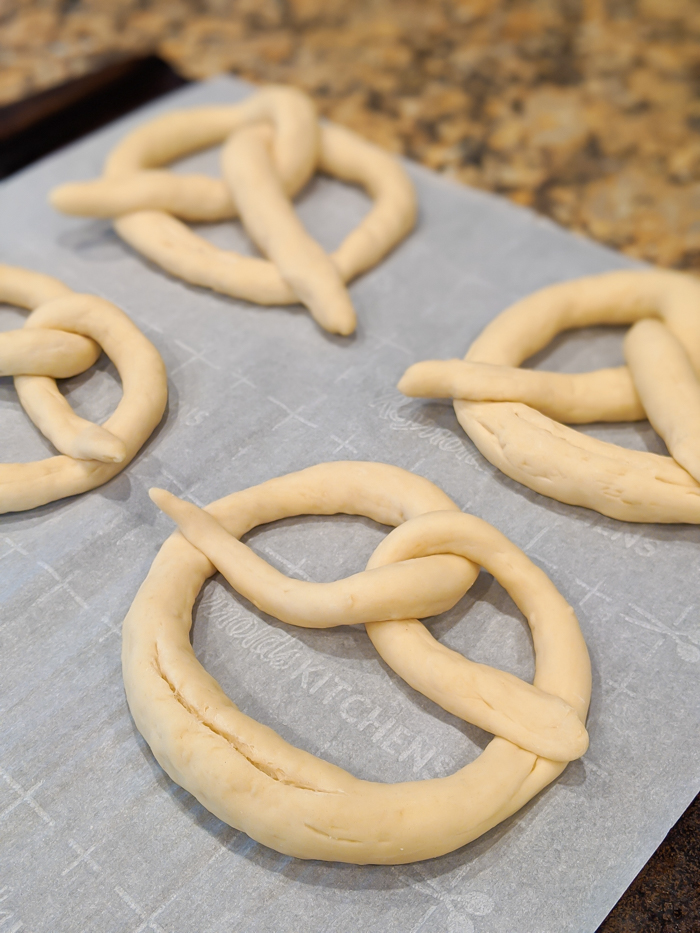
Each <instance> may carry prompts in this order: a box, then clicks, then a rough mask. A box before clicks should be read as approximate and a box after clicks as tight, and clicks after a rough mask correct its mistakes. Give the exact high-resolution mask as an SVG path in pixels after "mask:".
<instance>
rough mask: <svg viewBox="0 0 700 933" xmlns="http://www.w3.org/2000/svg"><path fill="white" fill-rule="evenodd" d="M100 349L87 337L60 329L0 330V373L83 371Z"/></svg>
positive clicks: (56, 374)
mask: <svg viewBox="0 0 700 933" xmlns="http://www.w3.org/2000/svg"><path fill="white" fill-rule="evenodd" d="M101 352H102V350H101V349H100V347H99V346H98V345H97V344H96V343H95V341H94V340H90V338H89V337H81V336H80V335H78V334H70V333H68V332H66V331H62V330H42V331H29V330H24V329H23V330H10V331H5V332H4V333H2V334H0V376H52V377H53V378H54V379H68V378H69V377H70V376H77V375H78V374H79V373H83V372H85V370H86V369H89V368H90V367H91V366H92V365H93V363H95V362H97V359H98V357H99V355H100V353H101Z"/></svg>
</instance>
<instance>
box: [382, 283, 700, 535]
mask: <svg viewBox="0 0 700 933" xmlns="http://www.w3.org/2000/svg"><path fill="white" fill-rule="evenodd" d="M593 324H613V325H620V324H631V325H632V327H631V328H630V330H629V332H628V333H627V335H626V337H625V341H624V352H625V358H626V361H627V365H626V366H622V367H617V368H615V369H600V370H597V371H595V372H590V373H573V374H572V373H555V372H541V371H537V370H528V369H519V368H518V367H519V366H520V364H521V363H522V362H523V361H524V360H525V359H527V358H528V357H530V356H532V355H533V354H534V353H536V352H538V351H539V350H541V349H542V348H543V347H545V346H546V345H547V344H548V343H549V342H550V341H551V340H552V339H553V338H554V337H555V336H556V335H557V334H558V333H560V332H561V331H563V330H567V329H570V328H577V327H586V326H590V325H593ZM398 387H399V389H400V391H402V392H403V393H404V394H406V395H410V396H425V397H430V398H453V399H454V400H455V402H454V405H455V412H456V413H457V418H458V420H459V421H460V423H461V424H462V426H463V428H464V430H465V431H466V432H467V434H468V435H469V436H470V437H471V439H472V440H473V441H474V443H475V444H476V446H477V447H478V448H479V450H480V451H481V452H482V453H483V454H484V456H485V457H486V458H487V459H488V460H490V461H491V462H492V463H493V464H494V465H496V466H497V467H499V469H501V470H502V471H503V472H504V473H506V474H507V475H508V476H510V477H512V478H513V479H516V480H518V481H519V482H521V483H524V484H525V485H527V486H529V487H530V488H532V489H535V490H536V491H537V492H541V493H543V494H544V495H548V496H551V497H553V498H555V499H559V500H560V501H562V502H569V503H571V504H573V505H585V506H588V507H589V508H593V509H596V510H597V511H599V512H602V513H603V514H605V515H610V516H611V517H613V518H619V519H621V520H623V521H652V522H700V283H698V282H696V281H695V280H694V279H692V278H691V277H690V276H687V275H683V274H680V273H677V272H667V271H639V272H638V271H620V272H609V273H605V274H603V275H598V276H591V277H588V278H584V279H578V280H574V281H571V282H564V283H562V284H559V285H552V286H550V287H548V288H545V289H542V290H540V291H538V292H535V293H534V294H532V295H529V296H528V297H527V298H524V299H522V300H521V301H518V302H516V304H514V305H512V306H511V307H510V308H508V309H506V310H505V311H503V312H502V313H501V314H500V315H499V316H498V317H497V318H495V319H494V320H493V321H492V322H491V323H490V324H489V325H488V326H487V327H486V328H485V329H484V331H483V332H482V333H481V334H480V335H479V337H477V339H476V340H475V341H474V342H473V343H472V345H471V347H470V348H469V352H468V353H467V355H466V357H465V358H464V360H444V361H443V360H429V361H425V362H421V363H416V364H414V365H413V366H411V367H409V369H407V370H406V372H405V373H404V375H403V376H402V378H401V380H400V382H399V386H398ZM644 418H648V419H649V421H650V423H651V425H652V427H653V428H654V429H655V430H656V431H657V433H658V434H659V435H660V436H661V438H662V439H663V440H664V441H665V443H666V446H667V447H668V450H669V452H670V454H671V457H661V456H659V455H657V454H651V453H643V452H639V451H633V450H627V449H626V448H623V447H619V446H617V445H615V444H610V443H606V442H604V441H600V440H597V439H596V438H592V437H588V436H586V435H583V434H581V433H580V432H577V431H573V430H571V429H570V428H567V427H564V426H563V425H562V424H559V423H558V422H564V423H565V424H586V423H590V422H594V421H638V420H641V419H644Z"/></svg>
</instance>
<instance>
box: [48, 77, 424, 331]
mask: <svg viewBox="0 0 700 933" xmlns="http://www.w3.org/2000/svg"><path fill="white" fill-rule="evenodd" d="M226 140H228V142H226V145H225V146H224V149H223V152H222V168H223V174H224V179H225V180H224V181H220V180H217V179H212V178H207V177H205V176H201V175H189V176H180V175H173V174H171V173H170V172H166V171H162V170H158V168H157V167H158V166H161V165H164V164H165V163H167V162H170V161H172V160H174V159H177V158H181V157H182V156H185V155H187V154H188V153H191V152H194V151H195V150H198V149H203V148H206V147H208V146H213V145H216V144H218V143H222V142H225V141H226ZM316 168H318V169H319V170H320V171H322V172H325V173H327V174H330V175H333V176H335V177H336V178H340V179H342V180H343V181H349V182H352V183H356V184H359V185H362V186H363V187H364V188H365V189H366V190H367V192H368V193H369V195H370V196H371V197H372V198H373V199H374V205H373V207H372V209H371V210H370V212H369V213H368V214H367V216H366V217H365V218H364V219H363V220H362V221H361V223H360V224H359V226H358V227H357V229H355V230H354V231H353V232H352V233H350V234H349V235H348V236H347V237H346V238H345V240H344V241H343V243H342V244H341V246H340V247H339V248H338V249H337V250H336V251H335V252H334V253H333V254H332V255H331V256H327V255H326V253H325V252H324V251H323V250H322V249H321V247H320V246H319V245H318V243H316V241H315V240H313V239H312V238H311V237H310V236H309V235H308V234H307V233H306V231H305V230H304V227H303V226H302V224H301V223H300V221H299V220H298V219H297V217H296V214H295V213H294V210H293V207H292V205H291V202H290V200H289V199H290V198H291V197H293V196H294V195H295V194H296V193H297V192H298V191H299V190H300V189H301V188H302V187H303V186H304V185H305V184H306V182H307V181H308V180H309V179H310V177H311V175H312V174H313V172H314V170H315V169H316ZM51 203H52V204H53V205H54V207H56V208H58V209H59V210H61V211H64V212H65V213H69V214H78V215H81V216H90V217H112V218H115V222H114V226H115V229H116V230H117V233H119V235H120V236H121V237H122V238H123V239H124V240H126V241H127V243H129V244H130V245H131V246H133V247H134V249H137V250H138V251H139V252H141V253H143V254H144V255H145V256H147V257H148V258H149V259H150V260H152V261H153V262H155V263H156V264H157V265H159V266H161V267H162V268H164V269H165V270H166V271H168V272H170V273H171V274H172V275H175V276H178V277H179V278H183V279H185V280H186V281H188V282H191V283H193V284H194V285H203V286H205V287H208V288H212V289H214V290H215V291H218V292H222V293H223V294H226V295H231V296H232V297H234V298H243V299H246V300H248V301H254V302H257V303H259V304H266V305H270V304H274V305H280V304H293V303H295V302H298V301H301V302H302V303H303V304H305V305H306V306H307V307H308V308H309V311H310V312H311V314H312V315H313V317H314V318H315V320H316V321H317V322H318V323H319V324H320V325H321V327H324V328H325V329H326V330H328V331H331V332H335V333H340V334H350V333H352V331H353V330H354V329H355V324H356V319H355V312H354V310H353V307H352V303H351V301H350V297H349V295H348V293H347V289H346V288H345V284H344V283H346V282H348V281H349V280H350V279H352V278H354V277H355V276H357V275H359V274H360V273H361V272H365V271H366V270H367V269H369V268H371V267H372V266H374V265H376V263H378V262H379V260H380V259H382V257H383V256H385V255H386V254H387V253H388V252H389V251H390V250H391V249H393V247H394V246H396V244H397V243H398V242H399V241H400V240H402V239H403V238H404V237H405V236H406V234H407V233H408V232H409V231H410V230H411V229H412V228H413V226H414V224H415V218H416V201H415V194H414V191H413V186H412V184H411V182H410V180H409V178H408V176H407V175H406V173H405V171H404V170H403V168H402V167H401V165H400V163H399V162H398V161H397V160H396V159H394V158H393V157H392V156H390V155H388V154H387V153H385V152H383V151H382V150H381V149H379V148H377V147H376V146H374V145H372V144H371V143H369V142H366V141H365V140H363V139H362V138H361V137H359V136H357V135H356V134H355V133H353V132H351V131H350V130H347V129H343V128H342V127H340V126H335V125H333V124H322V125H321V124H319V123H318V120H317V117H316V113H315V110H314V106H313V103H312V101H311V100H310V98H309V97H307V96H306V95H305V94H303V93H302V92H301V91H298V90H295V89H293V88H284V87H274V86H272V87H268V88H265V89H263V90H261V91H259V92H258V93H257V94H255V95H254V96H252V97H251V98H249V99H248V100H246V101H244V102H243V103H242V104H236V105H233V106H228V107H225V106H221V107H201V108H197V109H195V110H189V111H179V112H175V113H171V114H167V115H166V116H164V117H160V118H159V119H157V120H154V121H152V122H151V123H148V124H146V125H145V126H142V127H139V129H137V130H135V131H134V132H133V133H130V134H129V135H128V136H127V137H126V138H125V139H124V140H122V142H121V143H120V144H119V145H118V146H117V148H116V149H115V150H114V151H113V152H112V154H111V155H110V157H109V158H108V160H107V163H106V165H105V171H104V176H103V177H102V178H101V179H98V180H96V181H92V182H85V183H82V184H67V185H62V186H61V187H60V188H57V189H55V190H54V191H53V192H52V194H51ZM237 213H240V216H241V220H242V221H243V224H244V226H245V228H246V230H247V231H248V233H249V234H250V236H251V237H252V239H253V240H254V241H255V242H256V243H257V245H258V246H259V247H260V248H261V250H262V251H263V252H264V253H266V254H267V255H268V256H269V259H270V260H271V261H269V260H264V259H256V258H251V257H246V256H241V255H240V254H238V253H235V252H233V251H229V250H221V249H218V248H217V247H215V246H212V245H211V244H210V243H208V242H207V241H206V240H205V239H204V238H202V237H200V236H198V235H197V234H195V233H193V232H192V231H191V230H189V228H188V227H186V226H185V225H184V224H183V223H182V222H181V221H180V220H177V219H176V218H177V217H180V218H182V219H183V220H189V221H213V220H223V219H227V218H230V217H234V216H235V215H236V214H237Z"/></svg>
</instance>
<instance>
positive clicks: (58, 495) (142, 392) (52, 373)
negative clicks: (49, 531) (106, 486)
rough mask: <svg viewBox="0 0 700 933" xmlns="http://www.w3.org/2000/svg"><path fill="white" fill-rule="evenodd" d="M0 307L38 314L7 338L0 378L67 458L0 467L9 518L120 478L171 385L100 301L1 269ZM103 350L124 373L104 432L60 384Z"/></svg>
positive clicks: (131, 331) (0, 506)
mask: <svg viewBox="0 0 700 933" xmlns="http://www.w3.org/2000/svg"><path fill="white" fill-rule="evenodd" d="M0 301H5V302H8V303H10V304H14V305H18V306H20V307H24V308H30V309H34V310H32V312H31V314H30V315H29V317H28V318H27V320H26V322H25V324H24V328H23V329H22V330H18V331H9V332H7V333H0V375H4V376H14V377H15V386H16V388H17V394H18V396H19V399H20V402H21V403H22V406H23V408H24V410H25V411H26V412H27V414H28V415H29V417H30V418H31V419H32V421H33V422H34V424H35V425H36V426H37V427H38V428H39V430H40V431H41V432H42V434H43V435H44V436H45V437H46V438H48V440H50V441H51V442H52V444H54V446H55V447H56V448H57V449H58V450H59V451H61V453H62V455H63V456H58V457H50V458H48V459H46V460H38V461H36V462H34V463H2V464H0V513H3V512H13V511H22V510H25V509H32V508H35V507H36V506H38V505H44V504H45V503H47V502H53V501H54V500H55V499H62V498H64V497H65V496H72V495H75V494H76V493H79V492H85V491H86V490H88V489H94V488H95V487H96V486H101V485H102V484H103V483H106V482H107V480H109V479H111V478H112V477H113V476H115V475H116V474H117V473H119V471H120V470H123V469H124V467H125V466H126V465H127V464H128V463H129V461H130V460H132V459H133V457H134V456H135V455H136V453H137V452H138V451H139V449H140V448H141V447H142V445H143V444H144V443H145V441H146V440H147V438H148V437H149V436H150V435H151V433H152V431H153V429H154V428H155V426H156V425H157V424H158V422H159V421H160V419H161V418H162V416H163V412H164V411H165V403H166V400H167V378H166V373H165V367H164V365H163V361H162V359H161V358H160V354H159V353H158V351H157V350H156V349H155V347H154V346H153V345H152V344H151V343H150V342H149V341H148V340H147V339H146V338H145V337H144V336H143V334H142V333H141V331H140V330H139V329H138V328H137V327H136V326H135V325H134V324H133V323H132V322H131V321H130V320H129V318H128V317H127V316H126V315H125V314H124V312H123V311H120V310H119V308H117V307H115V306H114V305H113V304H111V303H110V302H109V301H105V300H104V299H103V298H97V297H96V296H94V295H80V294H78V293H76V292H73V291H71V289H70V288H68V287H67V286H66V285H63V284H62V283H61V282H59V281H58V280H57V279H53V278H50V277H49V276H47V275H41V274H40V273H38V272H29V271H27V270H26V269H18V268H14V267H12V266H0ZM102 349H104V351H105V353H106V354H107V356H109V358H110V359H111V360H112V362H113V363H114V365H115V366H116V368H117V370H118V372H119V375H120V377H121V381H122V389H123V397H122V400H121V401H120V403H119V405H118V406H117V408H116V410H115V412H114V413H113V414H112V415H111V417H110V418H109V419H108V420H107V421H106V422H105V424H104V425H102V426H99V425H96V424H93V423H92V422H90V421H85V420H84V419H83V418H79V417H78V416H77V415H76V414H75V413H74V412H73V410H72V408H71V407H70V405H69V404H68V402H67V401H66V399H65V398H64V397H63V395H61V393H60V392H59V391H58V388H57V386H56V382H55V379H57V378H64V377H67V376H73V375H77V374H78V373H81V372H84V371H85V370H86V369H88V368H89V367H90V366H92V364H93V363H94V362H95V361H96V359H97V358H98V356H99V355H100V352H101V350H102Z"/></svg>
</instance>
